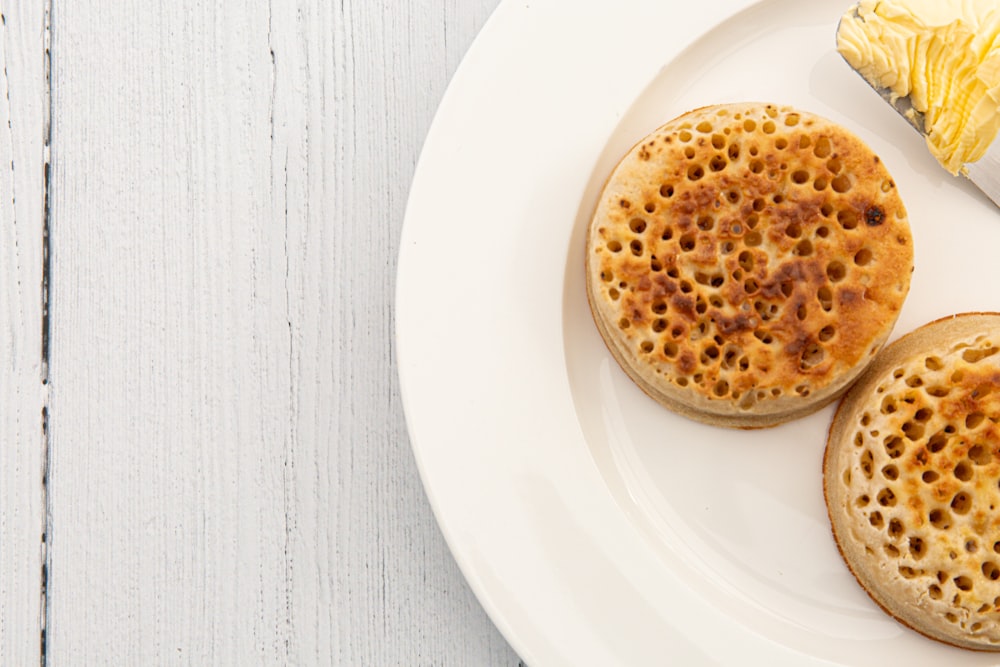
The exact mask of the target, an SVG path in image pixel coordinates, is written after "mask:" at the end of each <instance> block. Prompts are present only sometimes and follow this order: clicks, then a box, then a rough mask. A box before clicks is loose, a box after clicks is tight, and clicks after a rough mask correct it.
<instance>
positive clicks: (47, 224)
mask: <svg viewBox="0 0 1000 667" xmlns="http://www.w3.org/2000/svg"><path fill="white" fill-rule="evenodd" d="M43 34H44V37H43V40H44V45H45V100H44V107H43V113H44V114H45V121H44V126H43V130H42V131H43V133H44V137H45V139H44V143H43V146H42V150H43V162H42V164H43V170H44V171H43V181H42V183H43V185H42V187H43V193H42V286H41V288H42V289H41V292H42V294H41V298H42V304H41V306H42V322H41V341H40V344H41V348H42V349H41V382H42V385H43V387H44V391H45V394H44V397H43V403H42V424H41V429H42V512H43V514H42V522H43V525H42V538H41V561H42V567H41V586H40V588H41V591H40V595H41V601H40V604H41V609H40V612H39V626H40V627H39V642H40V644H41V646H40V652H41V659H40V663H41V665H42V667H45V665H47V664H48V655H49V652H48V641H49V631H48V630H49V620H50V619H49V601H50V600H51V597H52V591H51V587H50V582H49V568H50V564H51V556H50V545H51V542H52V507H51V497H50V495H49V481H50V479H51V477H50V472H51V467H50V462H51V439H50V435H49V434H50V429H49V419H50V418H51V406H50V403H49V400H50V390H49V351H50V342H51V336H50V333H51V331H50V322H51V320H50V317H49V312H50V311H49V308H50V305H51V301H50V291H49V288H50V284H51V283H50V276H51V268H52V263H51V257H52V253H51V246H50V238H51V236H50V232H51V222H52V215H51V211H52V209H51V193H52V187H51V174H52V167H51V165H52V0H46V3H45V10H44V13H43Z"/></svg>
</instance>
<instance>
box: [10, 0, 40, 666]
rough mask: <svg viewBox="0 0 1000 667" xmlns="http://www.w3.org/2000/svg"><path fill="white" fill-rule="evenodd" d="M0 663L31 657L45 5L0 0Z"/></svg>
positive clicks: (36, 603)
mask: <svg viewBox="0 0 1000 667" xmlns="http://www.w3.org/2000/svg"><path fill="white" fill-rule="evenodd" d="M0 16H2V21H0V364H2V370H0V663H2V664H5V665H6V664H10V665H36V664H39V661H40V659H41V650H42V649H41V646H42V639H41V628H42V616H41V614H42V609H43V603H42V596H43V592H42V578H43V575H42V564H43V560H44V553H43V549H44V545H43V537H42V535H43V533H44V531H45V521H44V515H45V497H44V490H43V474H44V470H43V468H44V452H45V436H44V433H43V413H42V410H43V408H44V407H45V397H46V386H45V384H44V382H45V368H44V365H43V363H42V355H43V351H42V321H43V314H42V313H43V308H42V267H43V264H44V261H43V230H44V227H45V187H44V180H45V175H44V170H45V155H46V149H45V142H46V133H47V125H48V99H47V94H48V85H47V82H46V72H45V67H46V59H45V47H46V34H47V33H46V20H47V16H46V12H45V7H44V5H43V4H42V3H39V2H30V1H25V2H12V3H11V2H0Z"/></svg>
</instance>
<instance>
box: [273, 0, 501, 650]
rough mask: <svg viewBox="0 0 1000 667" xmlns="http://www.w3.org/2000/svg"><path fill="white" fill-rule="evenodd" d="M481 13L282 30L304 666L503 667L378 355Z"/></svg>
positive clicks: (326, 20) (384, 348) (434, 5)
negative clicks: (289, 74) (451, 92)
mask: <svg viewBox="0 0 1000 667" xmlns="http://www.w3.org/2000/svg"><path fill="white" fill-rule="evenodd" d="M496 4H497V0H477V1H475V2H472V1H467V0H466V1H459V0H446V1H442V0H437V1H435V2H430V1H424V2H416V3H390V2H383V3H377V2H345V3H343V5H342V6H341V7H337V8H336V9H335V10H334V11H333V12H326V11H317V12H315V13H311V14H309V15H307V16H304V17H301V19H300V22H299V24H298V26H299V30H300V31H301V32H300V34H301V37H300V38H297V39H296V41H297V42H301V43H303V44H305V45H306V49H305V52H304V55H305V57H306V62H305V63H304V65H303V66H302V67H300V68H299V71H300V72H305V73H308V77H310V78H309V79H307V80H304V81H303V82H302V84H301V85H303V86H305V88H304V89H305V90H307V91H308V93H309V94H307V95H306V99H307V100H309V101H310V102H311V104H309V105H307V106H306V107H304V108H302V109H300V110H299V112H300V113H301V114H302V117H301V118H302V120H301V121H296V122H295V123H292V125H293V126H294V125H300V126H301V125H302V124H304V125H305V126H306V127H307V128H309V131H308V134H307V137H306V142H307V145H308V146H309V147H311V148H310V149H309V150H308V151H307V152H306V164H305V166H304V167H302V168H303V169H304V170H305V171H306V172H308V173H309V174H311V180H310V181H309V185H308V188H307V189H306V190H304V191H303V192H302V193H301V194H300V195H298V196H296V195H295V194H293V193H289V196H290V198H291V201H295V199H298V200H299V201H298V204H297V205H296V206H293V207H292V209H294V210H298V211H300V212H302V213H303V215H301V216H299V217H298V221H297V222H296V223H294V224H293V226H292V227H291V229H290V235H289V240H290V243H289V247H290V248H295V249H296V250H292V251H290V253H289V257H290V260H291V265H290V268H291V273H290V277H291V279H292V281H293V287H292V290H291V293H292V294H293V295H295V298H293V300H292V303H291V306H292V312H293V322H294V323H295V324H294V325H293V327H294V330H295V331H296V337H295V338H296V341H297V362H296V366H295V368H296V370H295V375H294V377H295V384H296V385H299V386H307V387H316V388H317V390H318V391H317V394H316V395H311V394H308V393H302V394H300V396H299V401H298V405H297V414H298V420H297V421H298V424H299V430H298V434H299V441H298V442H297V443H296V446H295V448H294V450H293V457H292V461H293V463H294V466H293V467H294V470H296V475H297V483H296V488H297V489H299V490H300V492H301V493H302V494H303V495H304V496H306V497H310V496H311V497H315V498H316V502H315V507H317V508H319V511H318V512H315V513H306V512H300V513H299V514H298V516H297V517H296V523H297V525H298V526H299V527H300V528H301V531H300V533H299V534H298V535H297V536H296V539H295V540H293V542H292V544H291V547H292V553H293V554H294V556H295V558H296V559H297V561H298V562H300V563H302V564H304V565H306V566H307V567H309V568H312V567H316V568H318V570H319V571H320V572H321V574H322V576H321V577H320V579H319V580H318V581H317V584H318V585H319V586H320V590H322V591H323V595H322V596H321V597H320V598H319V599H318V600H315V601H309V600H298V601H297V603H296V604H295V605H294V609H295V610H296V611H297V613H299V614H300V619H301V620H302V621H303V622H304V623H306V624H307V625H314V624H315V625H316V627H318V628H319V629H320V631H319V632H317V633H316V635H315V641H316V642H317V643H316V644H315V646H313V645H312V644H311V642H310V639H309V638H306V637H303V638H302V641H301V645H302V646H303V653H302V655H303V657H305V658H307V662H309V661H310V660H311V659H312V658H313V657H314V656H317V657H318V656H322V655H327V654H328V653H327V652H328V650H329V648H328V643H329V642H332V643H333V650H334V651H335V654H336V655H337V657H338V658H339V664H344V665H399V664H454V665H516V664H517V657H516V656H515V654H514V653H513V652H512V651H511V650H510V648H509V647H508V645H507V644H506V642H505V641H504V640H503V638H502V637H501V636H500V635H499V633H498V632H497V631H496V629H495V628H494V627H493V625H492V623H491V622H490V621H489V619H488V618H487V617H486V615H485V614H484V613H483V611H482V608H481V607H480V606H479V604H478V602H477V601H476V599H475V597H474V596H473V595H472V594H471V592H470V590H469V588H468V586H467V585H466V583H465V581H464V580H463V579H462V577H461V574H460V573H459V571H458V569H457V567H456V565H455V563H454V560H453V559H452V557H451V555H450V553H449V552H448V550H447V547H446V545H445V543H444V541H443V539H442V537H441V535H440V532H439V531H438V529H437V527H436V523H435V522H434V518H433V516H432V514H431V512H430V508H429V505H428V503H427V500H426V497H425V495H424V491H423V488H422V486H421V484H420V480H419V477H418V475H417V471H416V467H415V463H414V460H413V456H412V452H411V450H410V448H409V443H408V440H407V435H406V429H405V424H404V421H403V415H402V408H401V405H400V398H399V389H398V385H397V383H396V366H395V360H394V358H393V356H392V340H391V338H392V332H393V327H394V325H393V312H392V307H393V303H392V295H393V290H394V287H395V267H396V256H397V253H398V240H399V233H400V227H401V223H402V219H403V213H404V209H405V205H406V197H407V195H408V192H409V186H410V181H411V179H412V175H413V169H414V166H415V163H416V160H417V157H418V154H419V150H420V147H421V145H422V143H423V139H424V136H425V134H426V132H427V128H428V127H429V125H430V122H431V120H432V118H433V115H434V111H435V110H436V108H437V105H438V103H439V101H440V99H441V96H442V95H443V93H444V89H445V86H446V85H447V83H448V81H449V79H450V77H451V75H452V73H453V72H454V69H455V68H456V67H457V65H458V62H459V60H460V58H461V56H462V55H463V54H464V53H465V51H466V49H467V48H468V46H469V44H470V43H471V41H472V39H473V37H474V36H475V34H476V33H477V32H478V30H479V28H480V27H481V26H482V24H483V23H484V22H485V20H486V18H487V17H488V15H489V13H490V12H491V11H492V10H493V8H494V7H495V6H496ZM331 34H332V48H331V46H330V37H329V36H330V35H331ZM280 67H281V65H280V56H279V68H280ZM279 71H280V70H279ZM281 78H282V77H281V76H279V80H281ZM331 122H332V125H331ZM300 154H301V153H300ZM331 161H332V164H333V168H332V170H331V169H330V167H329V166H328V165H330V164H331ZM324 165H327V166H326V167H325V168H324ZM292 209H290V210H292ZM331 213H332V224H331V221H330V215H331ZM317 277H319V279H318V280H317ZM309 313H313V314H316V315H318V316H319V322H318V326H311V324H312V323H311V322H310V318H309V316H308V314H309ZM329 396H332V402H328V401H326V400H324V399H325V398H326V397H329ZM317 399H318V400H317ZM328 443H329V444H328ZM309 505H310V506H311V505H313V504H312V503H310V504H309ZM296 590H297V591H302V590H303V587H301V586H297V587H296ZM327 598H329V602H332V604H329V602H327ZM313 604H315V606H313Z"/></svg>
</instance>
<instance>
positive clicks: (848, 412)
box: [823, 313, 1000, 651]
mask: <svg viewBox="0 0 1000 667" xmlns="http://www.w3.org/2000/svg"><path fill="white" fill-rule="evenodd" d="M998 352H1000V314H996V313H989V314H965V315H960V316H956V317H952V318H947V319H944V320H939V321H937V322H934V323H932V324H929V325H926V326H924V327H922V328H920V329H917V330H916V331H915V332H913V333H911V334H909V335H907V336H904V337H903V338H901V339H900V340H898V341H896V342H895V343H893V344H892V345H890V346H889V347H887V348H886V349H885V350H884V351H883V352H882V353H881V354H880V355H879V356H878V357H877V358H876V360H875V362H874V363H873V364H872V366H871V367H870V368H869V369H868V370H867V371H866V372H865V373H864V375H863V376H862V377H861V379H860V380H859V381H858V382H857V384H855V385H854V386H853V387H852V388H851V390H850V391H849V392H848V393H847V394H846V396H845V397H844V400H843V402H842V403H841V405H840V407H839V409H838V411H837V415H836V417H835V418H834V421H833V425H832V427H831V429H830V437H829V441H828V442H827V449H826V455H825V458H824V464H823V481H824V491H825V495H826V504H827V510H828V511H829V514H830V520H831V523H832V525H833V535H834V537H835V539H836V541H837V545H838V546H839V547H840V551H841V553H842V554H843V556H844V559H845V560H846V561H847V565H848V567H849V568H850V569H851V571H852V572H853V573H854V576H855V577H857V579H858V582H859V583H860V584H861V585H862V586H863V587H864V588H865V590H867V591H868V594H869V595H871V597H872V598H873V599H874V600H875V602H877V603H878V604H879V605H880V606H881V607H882V608H883V609H884V610H885V611H887V612H888V613H889V614H891V615H893V616H895V617H896V618H897V619H899V620H900V621H902V622H903V623H904V624H906V625H908V626H910V627H912V628H914V629H916V630H918V631H919V632H921V633H923V634H925V635H927V636H929V637H932V638H934V639H938V640H940V641H943V642H947V643H950V644H955V645H958V646H962V647H965V648H971V649H979V650H990V651H997V650H1000V488H998V483H1000V426H998V423H997V422H998V421H1000V354H997V353H998Z"/></svg>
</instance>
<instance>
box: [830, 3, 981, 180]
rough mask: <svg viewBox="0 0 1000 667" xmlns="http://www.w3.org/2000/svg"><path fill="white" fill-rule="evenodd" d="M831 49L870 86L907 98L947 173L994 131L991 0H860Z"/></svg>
mask: <svg viewBox="0 0 1000 667" xmlns="http://www.w3.org/2000/svg"><path fill="white" fill-rule="evenodd" d="M837 50H838V51H840V53H841V55H843V57H844V59H845V60H847V62H848V63H850V65H851V66H852V67H853V68H854V69H856V70H858V72H860V73H861V75H862V76H864V78H865V79H866V80H868V81H870V82H871V83H872V84H874V85H876V86H879V87H881V88H887V89H889V90H890V91H892V95H893V97H894V98H896V97H907V96H909V98H910V102H911V104H912V105H913V108H914V109H916V110H917V111H919V112H920V113H922V114H924V129H925V132H926V134H927V145H928V147H929V148H930V151H931V153H932V154H933V155H934V157H935V158H937V160H938V161H939V162H940V163H941V164H942V165H943V166H944V167H945V168H946V169H947V170H948V171H949V172H951V173H952V174H957V173H958V172H959V171H960V170H961V169H962V166H963V165H964V164H967V163H970V162H975V161H976V160H978V159H979V158H980V157H982V155H983V153H985V152H986V149H987V148H988V147H989V145H990V143H991V142H992V141H993V138H994V137H995V136H996V134H997V131H998V130H1000V2H998V1H997V0H862V1H861V2H859V3H858V4H857V5H855V6H854V7H852V8H851V9H850V10H848V12H847V13H846V14H845V15H844V17H843V18H842V19H841V22H840V28H839V29H838V31H837Z"/></svg>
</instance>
